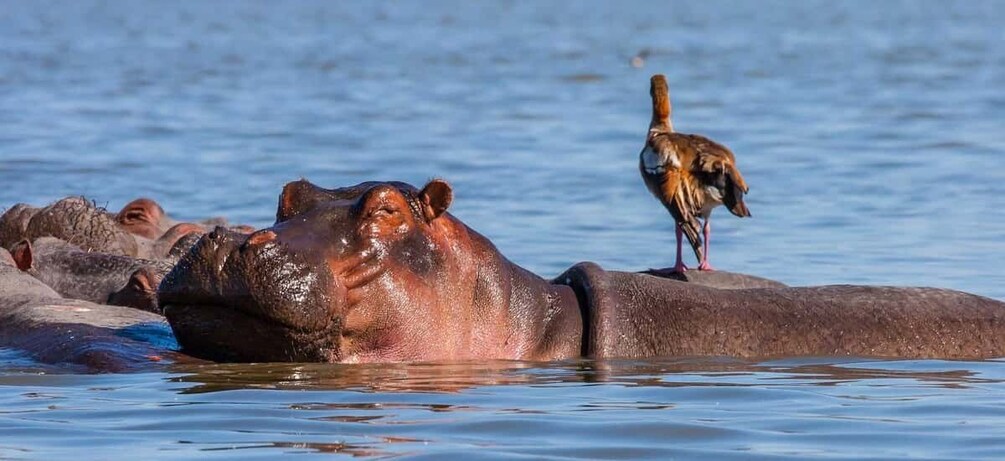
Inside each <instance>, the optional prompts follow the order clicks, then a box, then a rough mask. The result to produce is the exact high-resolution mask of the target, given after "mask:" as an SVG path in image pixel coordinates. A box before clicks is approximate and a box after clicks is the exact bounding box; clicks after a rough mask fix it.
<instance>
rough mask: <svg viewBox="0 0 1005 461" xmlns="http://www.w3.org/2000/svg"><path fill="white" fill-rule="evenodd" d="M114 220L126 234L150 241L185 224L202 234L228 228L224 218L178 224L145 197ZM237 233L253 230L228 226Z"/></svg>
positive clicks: (240, 226) (121, 212) (151, 200)
mask: <svg viewBox="0 0 1005 461" xmlns="http://www.w3.org/2000/svg"><path fill="white" fill-rule="evenodd" d="M114 219H115V221H116V222H117V223H119V225H120V226H122V228H123V229H125V230H126V232H129V233H131V234H134V235H138V236H141V237H144V238H147V239H150V240H158V239H160V238H162V237H163V236H164V235H165V234H167V233H168V232H170V231H171V230H172V229H177V226H178V225H179V224H187V225H188V226H190V227H186V229H191V231H190V232H197V233H202V232H205V231H207V230H209V229H212V228H215V227H217V226H223V227H228V223H227V220H226V218H222V217H214V218H208V219H204V220H202V221H199V222H196V223H182V222H179V221H177V220H175V219H173V218H171V217H170V216H168V214H167V213H165V212H164V208H162V207H161V206H160V204H159V203H157V202H156V201H154V200H153V199H149V198H146V197H142V198H138V199H135V200H133V201H131V202H129V203H127V204H126V205H125V206H123V207H122V210H120V211H119V212H118V213H116V214H115V215H114ZM229 228H231V229H233V230H236V231H238V232H244V233H250V232H253V231H254V229H253V228H251V227H250V226H246V225H235V226H229Z"/></svg>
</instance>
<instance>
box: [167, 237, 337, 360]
mask: <svg viewBox="0 0 1005 461" xmlns="http://www.w3.org/2000/svg"><path fill="white" fill-rule="evenodd" d="M265 240H267V239H261V238H259V239H256V238H255V237H254V234H253V235H252V236H251V237H248V236H246V235H243V234H239V233H235V232H230V231H227V230H225V229H222V228H218V229H216V230H214V231H213V232H210V233H209V234H206V235H205V236H203V237H202V238H201V239H200V240H199V242H198V243H196V245H195V246H193V247H192V249H191V250H189V252H188V253H187V254H186V255H185V256H183V257H182V259H181V260H179V262H178V264H177V265H175V267H174V269H172V270H171V272H170V273H168V275H167V276H166V277H165V278H164V280H163V281H162V282H161V285H160V287H159V289H158V297H159V299H160V302H161V305H162V306H163V308H164V315H165V317H167V319H168V322H169V323H170V325H171V328H172V330H173V331H174V333H175V336H176V337H177V339H178V342H179V344H181V346H182V350H183V351H184V352H185V353H188V354H190V355H194V356H197V357H200V358H205V359H209V360H213V361H218V362H253V361H254V362H273V361H276V362H279V361H282V362H291V361H297V362H337V361H339V348H338V338H339V337H340V331H341V319H340V317H339V316H336V315H333V314H332V313H331V312H332V311H331V309H330V306H331V305H332V304H331V294H332V293H333V287H332V286H331V284H332V277H331V276H330V273H329V270H328V267H327V265H326V264H324V263H323V261H321V260H319V259H316V258H314V257H313V256H312V255H298V254H295V253H294V252H291V251H289V250H287V249H286V248H284V247H283V246H281V245H279V244H278V243H276V242H273V241H265ZM277 287H282V289H277Z"/></svg>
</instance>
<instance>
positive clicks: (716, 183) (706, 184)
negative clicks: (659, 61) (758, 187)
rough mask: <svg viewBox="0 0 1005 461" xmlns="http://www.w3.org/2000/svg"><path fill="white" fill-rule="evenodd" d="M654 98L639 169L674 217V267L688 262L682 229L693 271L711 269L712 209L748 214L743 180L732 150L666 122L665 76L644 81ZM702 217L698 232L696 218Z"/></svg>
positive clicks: (677, 269)
mask: <svg viewBox="0 0 1005 461" xmlns="http://www.w3.org/2000/svg"><path fill="white" fill-rule="evenodd" d="M649 84H650V86H649V94H650V95H651V96H652V98H653V118H652V121H651V122H650V123H649V134H647V135H646V145H645V147H643V148H642V152H641V153H639V170H640V171H641V172H642V179H643V180H645V182H646V187H648V188H649V192H652V193H653V195H655V196H656V198H658V199H659V200H660V202H662V203H663V206H665V207H666V208H667V210H668V211H670V215H671V216H673V219H674V221H676V226H675V227H676V230H677V262H676V263H675V264H674V271H675V272H684V271H685V270H687V266H685V265H684V262H683V261H682V260H681V234H683V235H686V236H687V239H688V241H689V242H691V247H692V248H694V254H695V256H696V257H697V258H698V261H699V265H698V270H712V266H711V265H710V264H709V262H708V241H709V237H710V236H711V234H712V226H711V223H710V217H711V215H712V209H713V208H715V207H717V206H719V205H722V204H725V205H726V208H728V209H729V212H730V213H733V214H734V215H736V216H739V217H741V218H742V217H745V216H750V210H748V209H747V205H745V204H744V203H743V195H744V194H746V193H747V183H745V182H744V181H743V176H742V175H740V170H739V169H737V168H736V159H735V158H734V157H733V153H732V152H730V151H729V149H727V148H726V147H725V146H723V145H722V144H719V143H717V142H715V141H712V140H711V139H708V138H706V137H704V136H699V135H695V134H683V133H675V132H674V130H673V124H672V123H671V122H670V91H669V89H668V88H667V80H666V77H664V76H663V75H660V74H656V75H653V76H652V78H651V79H650V81H649ZM698 216H701V218H702V219H703V220H704V221H705V223H704V226H703V228H702V233H703V234H704V236H705V240H704V245H703V244H702V237H701V236H700V235H699V234H698V219H697V217H698Z"/></svg>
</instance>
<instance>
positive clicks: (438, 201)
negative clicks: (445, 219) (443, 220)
mask: <svg viewBox="0 0 1005 461" xmlns="http://www.w3.org/2000/svg"><path fill="white" fill-rule="evenodd" d="M419 199H420V200H422V213H423V214H424V215H425V216H426V221H432V220H434V219H436V218H438V217H440V215H441V214H443V212H444V211H447V208H448V207H450V202H452V201H453V200H454V190H453V189H451V188H450V184H447V182H446V181H444V180H442V179H434V180H432V181H429V183H428V184H426V187H423V188H422V192H420V193H419Z"/></svg>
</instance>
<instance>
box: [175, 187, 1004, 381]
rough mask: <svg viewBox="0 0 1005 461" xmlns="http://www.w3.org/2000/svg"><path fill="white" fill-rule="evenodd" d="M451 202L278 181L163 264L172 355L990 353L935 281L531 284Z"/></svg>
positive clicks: (728, 278)
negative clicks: (249, 207) (245, 212)
mask: <svg viewBox="0 0 1005 461" xmlns="http://www.w3.org/2000/svg"><path fill="white" fill-rule="evenodd" d="M452 199H453V190H452V188H451V187H450V185H449V184H448V183H447V182H445V181H443V180H439V179H435V180H432V181H430V182H429V183H427V184H426V185H425V186H424V187H423V188H422V189H418V188H416V187H413V186H411V185H409V184H406V183H401V182H365V183H361V184H358V185H355V186H351V187H344V188H337V189H324V188H321V187H318V186H316V185H314V184H311V183H310V182H308V181H306V180H301V181H296V182H293V183H290V184H287V185H286V186H285V187H284V188H283V191H282V194H281V195H280V197H279V205H278V209H277V213H276V222H275V224H274V225H273V226H271V227H269V228H266V229H261V230H258V231H256V232H254V233H252V234H250V235H244V234H239V233H235V232H232V231H228V230H226V229H223V228H217V229H215V230H214V231H212V232H210V233H208V234H206V235H203V236H202V237H201V238H200V240H199V241H198V242H197V243H196V244H195V246H194V247H192V248H191V249H190V250H189V251H188V252H187V253H186V254H185V255H184V256H183V257H182V258H181V259H180V260H179V262H178V264H177V265H175V267H174V268H173V269H172V270H171V272H169V273H168V275H167V276H166V277H165V278H164V280H163V281H162V282H161V284H160V287H159V289H158V297H159V299H160V302H161V305H162V307H163V310H164V314H165V316H166V317H167V320H168V321H169V323H170V325H171V328H172V330H173V331H174V334H175V337H176V338H177V340H178V341H179V343H180V345H181V347H182V351H184V352H185V353H188V354H191V355H193V356H196V357H200V358H204V359H209V360H214V361H239V362H246V361H307V362H345V363H353V362H400V361H426V360H479V359H518V360H555V359H566V358H572V357H582V356H585V357H592V358H596V359H605V358H614V357H625V358H641V357H654V356H735V357H758V358H768V357H778V356H807V355H809V356H834V355H841V356H845V355H852V356H869V357H902V358H908V357H909V358H951V359H964V358H985V357H1001V356H1005V303H1002V302H999V301H996V300H992V299H988V298H984V297H980V296H976V295H971V294H967V293H962V292H958V291H952V290H942V289H934V288H895V287H865V286H823V287H779V286H775V285H773V284H770V283H768V284H766V285H767V286H761V287H759V288H738V289H723V288H716V287H714V286H705V285H703V284H702V283H689V282H684V281H680V280H671V279H668V278H662V277H656V276H653V275H650V274H640V273H629V272H616V271H605V270H603V269H602V268H600V267H599V266H597V265H595V264H592V263H580V264H577V265H575V266H573V267H572V268H570V269H569V270H568V271H566V272H565V273H563V274H561V275H559V276H558V277H557V278H555V279H553V280H546V279H544V278H542V277H539V276H537V275H535V274H533V273H531V272H530V271H528V270H526V269H524V268H522V267H520V266H519V265H517V264H514V263H513V262H511V261H509V260H508V259H506V258H505V257H504V256H503V255H502V254H500V252H499V251H498V250H497V249H496V248H495V246H493V245H492V243H491V242H490V241H489V240H488V239H487V238H485V237H483V236H482V235H480V234H478V233H477V232H475V231H474V230H472V229H471V228H469V227H468V226H466V225H465V224H464V223H463V222H462V221H461V220H459V219H457V218H455V217H454V216H452V215H451V213H448V212H447V209H448V208H449V206H450V204H451V202H452ZM712 274H713V275H709V276H707V277H705V278H706V279H707V280H706V281H711V282H715V283H710V284H712V285H715V284H719V285H722V284H723V283H725V284H727V285H730V284H733V285H735V284H736V283H735V282H737V281H740V280H745V278H744V277H743V276H742V275H735V274H723V273H719V274H720V275H714V274H716V273H712ZM743 283H746V282H743ZM759 283H760V282H756V281H754V282H752V284H754V285H757V284H759Z"/></svg>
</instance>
